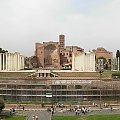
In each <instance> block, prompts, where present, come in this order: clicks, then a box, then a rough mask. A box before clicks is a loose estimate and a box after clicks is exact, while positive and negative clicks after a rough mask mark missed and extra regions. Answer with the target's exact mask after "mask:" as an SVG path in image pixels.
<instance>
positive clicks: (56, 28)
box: [0, 0, 120, 57]
mask: <svg viewBox="0 0 120 120" xmlns="http://www.w3.org/2000/svg"><path fill="white" fill-rule="evenodd" d="M60 34H64V35H65V44H66V46H69V45H75V46H76V45H77V46H79V47H81V48H83V49H84V50H85V51H89V50H92V49H96V48H97V47H104V48H105V49H107V50H108V51H111V52H113V53H115V52H116V50H118V49H119V50H120V0H0V48H3V49H5V50H8V51H10V52H20V53H21V54H23V55H24V56H28V57H29V56H33V55H34V52H35V43H36V42H38V43H42V42H46V41H55V42H58V41H59V39H58V37H59V35H60Z"/></svg>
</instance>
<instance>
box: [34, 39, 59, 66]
mask: <svg viewBox="0 0 120 120" xmlns="http://www.w3.org/2000/svg"><path fill="white" fill-rule="evenodd" d="M35 55H36V57H37V59H38V66H39V67H43V68H46V67H54V68H59V67H60V52H59V43H58V42H52V41H50V42H43V44H41V43H36V52H35Z"/></svg>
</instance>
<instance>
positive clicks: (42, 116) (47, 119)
mask: <svg viewBox="0 0 120 120" xmlns="http://www.w3.org/2000/svg"><path fill="white" fill-rule="evenodd" d="M16 114H17V115H24V116H27V120H33V119H32V117H33V115H35V116H36V115H37V116H38V120H51V114H50V113H48V112H46V111H17V113H16Z"/></svg>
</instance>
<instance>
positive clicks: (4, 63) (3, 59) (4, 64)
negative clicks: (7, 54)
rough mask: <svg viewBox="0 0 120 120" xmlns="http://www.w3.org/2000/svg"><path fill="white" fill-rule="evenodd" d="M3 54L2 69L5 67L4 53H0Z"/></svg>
mask: <svg viewBox="0 0 120 120" xmlns="http://www.w3.org/2000/svg"><path fill="white" fill-rule="evenodd" d="M2 55H3V61H2V62H3V70H4V68H5V61H4V53H3V54H2Z"/></svg>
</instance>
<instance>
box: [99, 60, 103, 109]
mask: <svg viewBox="0 0 120 120" xmlns="http://www.w3.org/2000/svg"><path fill="white" fill-rule="evenodd" d="M99 73H100V109H101V108H102V107H101V102H102V96H101V95H102V94H101V93H102V89H101V87H102V86H101V85H102V84H101V82H102V73H103V59H99Z"/></svg>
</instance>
